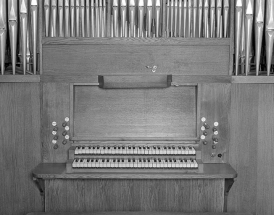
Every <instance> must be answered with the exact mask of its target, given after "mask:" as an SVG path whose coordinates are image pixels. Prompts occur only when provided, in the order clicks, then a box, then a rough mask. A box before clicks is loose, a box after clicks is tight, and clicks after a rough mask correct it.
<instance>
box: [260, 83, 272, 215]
mask: <svg viewBox="0 0 274 215" xmlns="http://www.w3.org/2000/svg"><path fill="white" fill-rule="evenodd" d="M273 95H274V85H273V84H268V85H264V84H261V85H259V115H258V164H257V189H256V193H257V201H256V202H257V211H256V212H257V214H264V215H271V214H274V207H273V202H274V189H273V187H274V180H273V178H274V168H273V164H274V144H273V139H274V120H273V119H274V109H273V107H274V99H273Z"/></svg>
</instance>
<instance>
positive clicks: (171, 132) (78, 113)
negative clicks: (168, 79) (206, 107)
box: [72, 85, 197, 140]
mask: <svg viewBox="0 0 274 215" xmlns="http://www.w3.org/2000/svg"><path fill="white" fill-rule="evenodd" d="M73 93H74V101H73V104H72V105H73V106H74V107H73V129H74V130H73V132H74V133H73V137H75V139H78V140H79V139H82V140H83V139H86V140H98V139H119V140H124V139H127V138H140V139H142V140H144V139H146V138H162V139H165V140H169V139H172V138H181V139H187V138H191V139H195V138H197V136H196V112H197V107H196V86H184V87H169V88H164V89H115V90H107V89H101V88H98V86H88V85H87V86H84V85H75V86H74V90H73ZM95 101H96V102H95Z"/></svg>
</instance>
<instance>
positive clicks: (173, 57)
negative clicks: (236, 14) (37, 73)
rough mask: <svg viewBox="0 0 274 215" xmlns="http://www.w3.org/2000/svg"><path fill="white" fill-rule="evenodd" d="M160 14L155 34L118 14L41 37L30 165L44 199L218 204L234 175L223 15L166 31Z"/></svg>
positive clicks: (134, 207)
mask: <svg viewBox="0 0 274 215" xmlns="http://www.w3.org/2000/svg"><path fill="white" fill-rule="evenodd" d="M76 2H77V1H76ZM111 2H112V1H111ZM114 2H115V1H113V3H109V1H107V4H106V8H107V11H111V10H113V12H112V13H113V14H115V13H114V12H115V6H113V4H114ZM148 2H149V1H148ZM160 2H161V4H162V5H164V6H163V7H162V9H161V13H162V14H166V13H167V12H168V8H169V1H166V0H164V1H160ZM231 5H232V4H231ZM85 6H87V5H85ZM119 6H121V5H119ZM121 8H122V6H121ZM40 9H41V10H43V6H40ZM76 9H77V7H76ZM80 9H81V7H80ZM119 11H120V13H121V14H122V11H123V10H122V9H119ZM139 12H140V11H139ZM148 12H149V10H148V9H147V13H148ZM229 13H230V18H231V17H233V16H232V15H231V14H233V7H230V10H229ZM76 14H77V13H76ZM113 17H114V15H109V16H108V15H106V23H107V24H106V26H107V29H111V28H112V27H113V26H112V25H111V24H109V23H112V21H113V20H112V19H114V18H113ZM121 17H123V16H122V15H121ZM163 17H164V15H163ZM119 18H120V16H119ZM121 19H122V18H121ZM163 20H164V19H163ZM231 20H233V19H232V18H231ZM78 21H79V20H78ZM122 21H123V20H122ZM122 21H121V22H122ZM43 22H46V20H44V21H43ZM114 24H115V23H114ZM162 25H163V26H162V27H161V29H162V33H161V35H162V36H161V37H160V36H159V37H155V36H154V37H153V36H149V34H148V33H147V34H146V36H144V35H143V36H140V35H141V34H140V35H139V36H136V37H133V36H132V35H131V37H130V36H129V35H124V34H123V31H124V29H123V25H122V24H121V29H122V30H121V31H119V32H118V34H119V36H117V37H116V36H115V34H116V33H117V32H116V33H115V29H114V32H112V31H111V30H106V31H105V33H104V34H103V33H101V34H99V37H93V38H88V37H85V35H83V34H82V35H80V36H78V37H74V36H72V35H71V36H67V37H62V36H59V37H58V36H57V35H51V36H49V37H43V38H42V53H41V55H42V60H41V65H42V72H41V82H42V87H41V95H42V110H41V113H42V115H41V119H42V129H41V134H42V136H41V138H42V157H43V162H42V163H41V164H40V165H39V166H37V167H36V168H35V170H34V171H33V175H34V180H35V181H36V183H37V185H38V187H39V189H40V190H41V192H42V193H43V195H44V203H45V211H57V212H59V211H183V212H207V211H214V212H222V211H226V202H227V195H228V192H229V189H230V187H231V186H232V184H233V182H234V178H235V177H236V175H237V174H236V172H235V171H234V170H233V169H232V167H231V166H230V165H229V164H228V153H229V152H228V145H229V143H230V139H229V133H230V132H229V129H230V128H229V125H230V122H229V120H230V88H231V83H230V79H231V78H230V77H229V76H230V75H232V64H233V63H232V61H233V60H232V58H233V48H232V47H233V22H232V21H231V22H230V24H229V27H228V28H229V33H228V34H227V35H223V36H222V38H220V37H219V36H218V35H217V36H216V38H207V36H206V34H205V35H204V37H203V38H198V36H197V37H196V36H193V35H194V33H193V32H192V34H193V35H192V36H189V38H186V37H187V36H185V37H179V36H178V37H176V36H175V37H171V36H170V35H169V34H167V35H164V30H163V29H166V28H165V26H166V25H167V24H166V23H165V22H164V21H163V24H162ZM43 26H44V24H43ZM46 26H47V25H46ZM78 27H79V26H78ZM51 31H52V32H55V31H53V30H51ZM139 31H140V30H139ZM139 31H138V32H139ZM189 31H190V30H189ZM76 32H77V31H76ZM128 32H129V30H128ZM171 34H172V33H171ZM197 34H198V33H197ZM42 35H46V34H45V32H43V33H42ZM124 37H125V38H124Z"/></svg>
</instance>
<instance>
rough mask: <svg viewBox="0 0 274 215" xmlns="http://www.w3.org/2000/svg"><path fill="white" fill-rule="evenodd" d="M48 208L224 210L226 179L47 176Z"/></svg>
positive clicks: (81, 210)
mask: <svg viewBox="0 0 274 215" xmlns="http://www.w3.org/2000/svg"><path fill="white" fill-rule="evenodd" d="M45 187H46V193H45V200H46V205H45V209H46V212H48V211H55V212H62V211H75V212H86V211H183V212H202V211H211V212H221V211H222V210H223V198H224V180H223V179H216V180H210V179H205V180H199V179H194V180H111V179H110V180H107V179H104V180H100V179H98V180H60V179H55V180H46V184H45Z"/></svg>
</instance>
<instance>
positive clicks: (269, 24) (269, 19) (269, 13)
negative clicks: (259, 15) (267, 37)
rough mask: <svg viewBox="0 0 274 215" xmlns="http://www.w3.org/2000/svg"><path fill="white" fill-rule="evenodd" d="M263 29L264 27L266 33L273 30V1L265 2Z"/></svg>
mask: <svg viewBox="0 0 274 215" xmlns="http://www.w3.org/2000/svg"><path fill="white" fill-rule="evenodd" d="M265 27H266V31H270V30H274V1H273V0H267V5H266V20H265Z"/></svg>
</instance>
